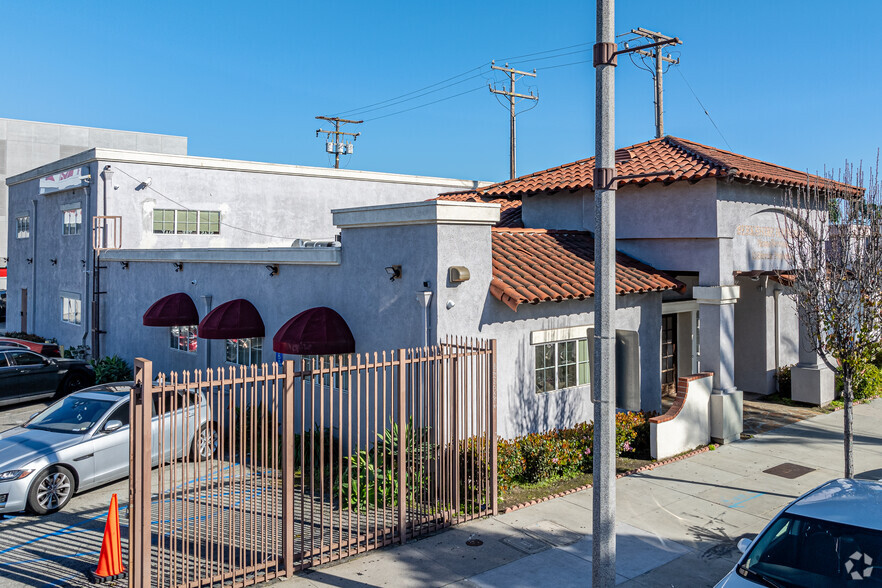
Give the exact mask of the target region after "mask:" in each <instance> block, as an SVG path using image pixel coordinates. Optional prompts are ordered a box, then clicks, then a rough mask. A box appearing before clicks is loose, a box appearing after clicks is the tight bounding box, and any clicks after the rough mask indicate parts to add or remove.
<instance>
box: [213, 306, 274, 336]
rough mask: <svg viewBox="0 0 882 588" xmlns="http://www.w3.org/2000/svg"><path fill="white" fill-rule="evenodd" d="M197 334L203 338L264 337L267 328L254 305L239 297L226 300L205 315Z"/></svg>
mask: <svg viewBox="0 0 882 588" xmlns="http://www.w3.org/2000/svg"><path fill="white" fill-rule="evenodd" d="M197 334H198V335H199V336H200V337H202V338H203V339H247V338H249V337H263V336H264V335H265V334H266V329H265V328H264V326H263V319H262V318H260V313H259V312H257V309H256V308H254V305H253V304H251V303H250V302H248V301H247V300H245V299H244V298H238V299H236V300H230V301H229V302H224V303H223V304H221V305H220V306H218V307H217V308H215V309H214V310H212V311H211V312H209V313H208V314H206V315H205V318H204V319H202V322H201V323H199V330H198V331H197Z"/></svg>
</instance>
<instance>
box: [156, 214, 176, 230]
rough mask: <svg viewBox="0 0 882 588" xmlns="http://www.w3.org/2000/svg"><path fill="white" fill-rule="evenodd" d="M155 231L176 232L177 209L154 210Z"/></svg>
mask: <svg viewBox="0 0 882 588" xmlns="http://www.w3.org/2000/svg"><path fill="white" fill-rule="evenodd" d="M153 232H154V233H166V234H171V233H174V232H175V211H174V210H169V209H166V208H156V209H154V210H153Z"/></svg>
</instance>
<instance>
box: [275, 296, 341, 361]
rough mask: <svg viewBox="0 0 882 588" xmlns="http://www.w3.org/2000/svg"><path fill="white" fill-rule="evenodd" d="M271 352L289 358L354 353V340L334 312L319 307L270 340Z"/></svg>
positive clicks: (296, 319) (298, 318) (294, 319)
mask: <svg viewBox="0 0 882 588" xmlns="http://www.w3.org/2000/svg"><path fill="white" fill-rule="evenodd" d="M273 351H276V352H278V353H289V354H292V355H340V354H343V353H355V337H353V336H352V331H350V330H349V325H347V324H346V321H345V320H343V317H342V316H340V315H339V314H337V312H336V311H334V310H332V309H330V308H328V307H326V306H321V307H318V308H310V309H309V310H304V311H303V312H301V313H300V314H298V315H297V316H295V317H294V318H292V319H291V320H289V321H288V322H287V323H285V324H284V325H283V326H282V328H281V329H279V332H278V333H276V335H275V337H273Z"/></svg>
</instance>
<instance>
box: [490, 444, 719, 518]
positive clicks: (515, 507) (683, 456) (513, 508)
mask: <svg viewBox="0 0 882 588" xmlns="http://www.w3.org/2000/svg"><path fill="white" fill-rule="evenodd" d="M707 451H710V446H709V445H705V446H704V447H701V448H699V449H694V450H692V451H689V452H687V453H683V454H680V455H676V456H674V457H669V458H667V459H663V460H661V461H657V462H655V463H650V464H647V465H645V466H641V467H639V468H635V469H633V470H628V471H627V472H622V473H621V474H616V480H618V479H619V478H624V477H625V476H630V475H631V474H636V473H638V472H645V471H649V470H653V469H655V468H657V467H661V466H663V465H667V464H669V463H674V462H675V461H680V460H681V459H686V458H687V457H692V456H694V455H698V454H700V453H705V452H707ZM592 486H593V484H585V485H584V486H579V487H577V488H570V489H569V490H564V491H563V492H557V493H555V494H550V495H548V496H544V497H542V498H537V499H535V500H530V501H528V502H522V503H520V504H515V505H513V506H509V507H507V508H506V509H505V510H503V511H500V513H499V514H508V513H510V512H514V511H516V510H520V509H522V508H525V507H527V506H533V505H534V504H539V503H540V502H548V501H549V500H552V499H554V498H561V497H563V496H567V495H568V494H573V493H575V492H581V491H582V490H587V489H588V488H591V487H592Z"/></svg>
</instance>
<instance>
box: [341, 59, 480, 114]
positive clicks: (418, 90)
mask: <svg viewBox="0 0 882 588" xmlns="http://www.w3.org/2000/svg"><path fill="white" fill-rule="evenodd" d="M485 67H489V66H488V65H487V64H486V63H484V64H481V65H479V66H478V67H473V68H472V69H470V70H467V71H464V72H462V73H460V74H457V75H455V76H451V77H449V78H447V79H446V80H441V81H440V82H435V83H434V84H429V85H428V86H425V87H423V88H419V89H417V90H413V91H412V92H407V93H405V94H401V95H400V96H395V97H394V98H389V99H387V100H381V101H380V102H375V103H373V104H368V105H367V106H361V107H359V108H351V109H349V110H344V111H341V112H338V113H337V114H335V115H334V116H342V115H347V116H351V115H352V114H353V113H356V112H361V111H363V110H365V109H367V108H373V107H375V106H379V105H381V104H386V103H388V102H394V101H395V100H398V99H400V98H404V97H406V96H411V95H413V94H417V93H419V92H422V91H424V90H428V89H430V88H434V87H435V86H440V85H441V84H444V83H447V82H450V81H452V80H455V79H457V78H461V77H462V76H464V75H467V74H470V73H472V72H473V71H478V70H479V69H484V68H485ZM457 83H458V82H457Z"/></svg>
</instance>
